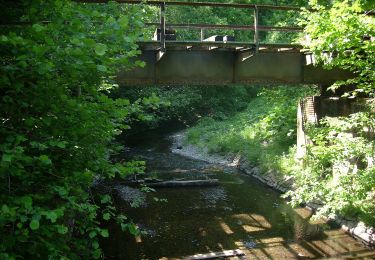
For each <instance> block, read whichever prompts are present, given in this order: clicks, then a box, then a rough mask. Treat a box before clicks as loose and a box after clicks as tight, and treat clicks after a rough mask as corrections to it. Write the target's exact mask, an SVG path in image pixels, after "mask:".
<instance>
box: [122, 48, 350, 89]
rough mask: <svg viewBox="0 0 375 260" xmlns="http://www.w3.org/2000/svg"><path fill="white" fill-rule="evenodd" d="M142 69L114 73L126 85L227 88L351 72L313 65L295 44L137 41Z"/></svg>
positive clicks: (320, 80) (324, 81) (315, 80)
mask: <svg viewBox="0 0 375 260" xmlns="http://www.w3.org/2000/svg"><path fill="white" fill-rule="evenodd" d="M139 46H140V50H141V52H142V53H141V55H140V56H139V57H138V58H137V59H139V60H142V61H144V62H146V66H145V67H143V68H135V69H133V70H130V71H123V72H121V73H119V75H118V83H119V84H120V86H125V85H151V84H152V85H183V84H194V85H230V84H246V85H253V84H321V85H330V84H332V83H333V82H335V81H336V80H344V79H348V78H350V77H351V74H350V73H348V72H346V71H343V70H339V69H332V70H324V69H323V68H322V67H321V66H314V64H313V63H314V62H313V60H314V59H313V56H312V55H311V54H309V53H308V52H304V51H302V50H301V47H300V46H297V45H290V44H288V45H286V44H263V45H262V44H261V45H259V46H258V49H257V51H255V46H254V45H253V44H246V45H245V44H243V43H242V44H241V43H235V42H221V43H219V42H176V41H173V42H169V43H168V42H167V43H166V51H165V52H161V51H160V48H159V44H158V42H146V43H145V42H144V43H140V44H139Z"/></svg>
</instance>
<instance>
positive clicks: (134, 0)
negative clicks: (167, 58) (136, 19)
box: [76, 0, 303, 52]
mask: <svg viewBox="0 0 375 260" xmlns="http://www.w3.org/2000/svg"><path fill="white" fill-rule="evenodd" d="M76 1H77V2H84V3H106V2H108V1H106V0H76ZM117 2H118V3H122V4H145V5H156V6H159V8H160V14H159V22H158V23H146V25H148V26H157V27H158V28H159V29H160V37H158V39H159V41H160V51H161V52H165V50H166V49H165V41H166V29H172V28H185V29H198V30H200V32H201V41H203V39H204V30H205V29H231V30H244V31H254V41H253V44H254V45H255V51H256V52H257V51H258V50H259V44H260V40H259V32H260V31H281V32H299V31H302V30H303V29H302V28H300V27H292V26H285V27H277V26H263V25H260V24H259V11H260V10H283V11H290V10H292V11H300V10H301V8H300V7H297V6H276V5H257V4H232V3H215V2H181V1H139V0H117ZM166 6H191V7H201V6H206V7H207V6H208V7H223V8H240V9H252V10H253V12H254V14H253V16H254V24H253V25H217V24H186V23H181V24H167V23H166Z"/></svg>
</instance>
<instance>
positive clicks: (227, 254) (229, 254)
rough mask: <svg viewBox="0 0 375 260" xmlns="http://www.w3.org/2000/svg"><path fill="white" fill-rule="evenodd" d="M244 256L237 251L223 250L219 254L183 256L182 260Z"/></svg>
mask: <svg viewBox="0 0 375 260" xmlns="http://www.w3.org/2000/svg"><path fill="white" fill-rule="evenodd" d="M244 255H245V254H244V253H243V252H242V251H241V250H239V249H236V250H225V251H221V252H212V253H207V254H195V255H192V256H185V257H183V258H182V259H183V260H205V259H217V258H227V257H234V256H244Z"/></svg>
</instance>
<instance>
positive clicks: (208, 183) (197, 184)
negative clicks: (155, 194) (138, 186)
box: [147, 179, 219, 188]
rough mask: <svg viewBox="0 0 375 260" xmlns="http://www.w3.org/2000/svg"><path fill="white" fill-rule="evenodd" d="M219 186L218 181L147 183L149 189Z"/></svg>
mask: <svg viewBox="0 0 375 260" xmlns="http://www.w3.org/2000/svg"><path fill="white" fill-rule="evenodd" d="M217 185H219V180H218V179H209V180H189V181H177V180H173V181H161V182H154V183H147V186H148V187H160V188H164V187H165V188H172V187H205V186H217Z"/></svg>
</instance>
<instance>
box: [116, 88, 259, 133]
mask: <svg viewBox="0 0 375 260" xmlns="http://www.w3.org/2000/svg"><path fill="white" fill-rule="evenodd" d="M256 92H257V88H256V87H244V86H209V87H208V86H203V87H198V86H179V87H176V86H173V87H169V86H165V87H127V88H119V89H118V90H117V91H116V93H114V96H116V97H125V98H129V99H130V100H131V101H132V102H134V103H144V102H143V100H149V99H150V98H152V99H153V104H158V109H155V107H150V108H148V109H147V108H144V111H145V113H146V115H147V120H143V121H139V120H138V122H139V124H136V125H135V124H134V121H133V125H132V129H133V131H135V132H137V131H139V130H140V129H143V130H144V129H149V128H155V127H158V126H159V125H160V124H161V123H165V122H180V123H183V124H191V123H192V122H195V121H196V120H197V119H199V118H201V117H202V116H210V117H213V118H215V119H225V118H227V117H228V116H230V115H232V114H233V113H235V112H237V111H239V110H242V109H244V108H246V106H247V102H248V100H249V99H251V98H253V97H255V96H256ZM144 106H145V105H143V107H144Z"/></svg>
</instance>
